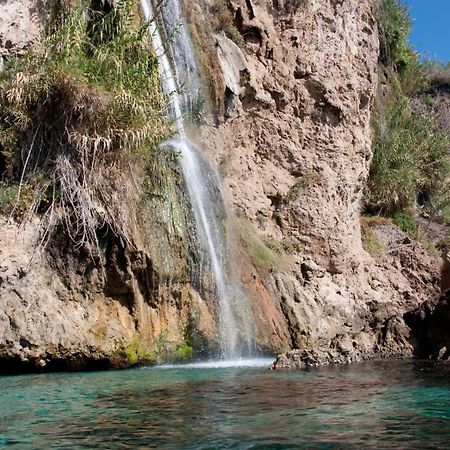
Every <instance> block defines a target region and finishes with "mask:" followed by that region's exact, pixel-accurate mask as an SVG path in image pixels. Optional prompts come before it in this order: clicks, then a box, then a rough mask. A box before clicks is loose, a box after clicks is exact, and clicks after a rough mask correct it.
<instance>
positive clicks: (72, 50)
mask: <svg viewBox="0 0 450 450" xmlns="http://www.w3.org/2000/svg"><path fill="white" fill-rule="evenodd" d="M85 12H86V5H81V6H78V7H75V6H73V7H72V8H70V9H69V10H68V12H67V13H66V14H63V15H62V16H61V17H58V21H57V24H56V25H55V24H53V26H50V27H49V30H50V33H49V35H48V36H47V37H45V38H44V39H43V42H42V43H41V45H39V46H37V47H36V48H35V49H34V50H32V51H31V52H30V53H29V54H28V55H26V56H24V57H22V58H16V59H14V60H12V61H10V62H9V64H8V67H7V68H6V70H5V71H4V72H3V73H2V74H1V76H0V124H1V125H0V151H1V155H2V157H1V158H0V166H1V167H0V169H1V173H2V178H3V181H4V183H7V184H10V185H17V186H18V188H17V204H20V203H21V199H22V197H23V195H24V193H25V192H28V191H29V188H30V187H32V188H33V190H34V201H33V202H32V203H33V204H32V206H31V207H30V209H31V210H38V209H39V208H41V207H42V198H43V197H46V198H47V199H49V201H48V204H47V205H46V207H45V211H44V217H45V218H46V220H47V227H48V229H47V231H49V229H50V228H51V227H52V226H54V225H55V224H56V223H58V222H60V221H61V220H63V221H64V222H65V223H66V224H67V229H68V231H69V233H70V235H71V237H72V239H73V240H74V241H75V243H76V244H77V245H81V244H83V243H84V242H86V241H91V242H96V233H97V231H98V229H99V228H100V227H103V226H107V227H108V228H109V229H111V230H113V231H114V232H115V233H117V234H119V235H121V236H123V237H124V238H126V237H127V236H126V231H125V230H126V228H127V224H126V219H125V218H124V215H123V213H122V209H123V206H122V205H121V201H119V199H118V197H119V196H120V195H126V186H128V185H129V184H130V180H132V179H133V177H135V176H136V172H137V171H139V169H140V167H141V166H142V164H145V161H146V160H148V158H149V157H150V155H151V150H152V148H154V146H155V145H156V144H157V143H158V142H159V140H160V139H161V138H162V137H163V136H165V135H166V134H167V132H168V126H167V123H166V121H165V118H164V117H165V112H164V104H163V97H162V96H161V94H160V89H159V86H160V84H159V77H158V68H157V61H156V59H155V57H154V56H152V54H151V52H150V51H149V43H148V42H149V41H148V35H147V27H146V26H144V27H136V26H135V25H134V23H135V14H136V12H135V10H134V2H133V1H131V0H124V1H120V2H118V3H117V6H116V7H115V8H113V9H111V11H109V13H106V14H105V13H100V12H98V11H92V10H90V11H88V15H87V17H88V19H87V20H86V14H85ZM36 174H40V183H34V181H35V180H36ZM33 180H34V181H33ZM15 212H17V209H15Z"/></svg>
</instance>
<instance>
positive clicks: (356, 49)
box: [203, 0, 440, 366]
mask: <svg viewBox="0 0 450 450" xmlns="http://www.w3.org/2000/svg"><path fill="white" fill-rule="evenodd" d="M228 4H229V8H230V11H231V13H232V17H233V23H234V25H235V26H236V27H237V29H238V30H239V31H240V33H241V34H242V36H243V39H244V40H245V46H244V52H243V53H244V57H245V64H241V63H239V67H236V68H235V71H234V72H233V71H232V70H230V68H227V70H226V71H225V70H224V78H225V80H227V79H228V78H229V77H228V76H227V73H230V72H231V73H238V72H239V73H240V74H241V76H240V89H237V88H236V87H233V88H231V87H230V86H228V85H229V84H230V83H227V82H226V85H227V86H228V88H227V89H225V92H224V97H225V98H224V103H225V105H227V103H228V104H232V106H233V108H234V109H233V111H232V112H230V111H225V117H224V118H223V119H222V123H221V124H220V125H219V126H218V127H217V128H213V127H210V126H205V127H204V133H203V140H204V141H206V142H207V143H208V144H209V145H207V146H205V147H206V148H210V149H213V152H214V153H212V154H211V158H213V159H215V160H216V163H217V165H218V166H219V167H220V169H221V172H222V174H223V176H224V182H225V184H226V186H227V187H228V192H229V195H230V202H231V203H232V204H233V206H234V208H235V210H237V211H238V213H239V214H240V215H241V216H243V217H244V218H245V219H246V220H248V221H250V222H251V223H252V226H253V227H254V229H255V230H257V231H258V234H259V235H260V236H262V237H263V239H265V240H266V241H268V242H271V243H272V245H273V243H274V242H275V243H276V244H277V245H278V246H279V248H282V249H283V250H284V253H285V254H286V259H287V260H288V261H289V263H288V264H287V267H286V265H284V266H283V265H280V266H279V267H277V266H273V267H272V270H271V271H269V272H266V273H261V271H260V274H259V283H260V285H261V289H264V290H266V291H267V292H269V293H270V295H271V297H272V298H274V299H276V300H277V301H278V303H279V305H280V307H281V309H282V311H283V314H284V317H285V319H286V322H287V327H288V330H289V334H290V345H292V347H293V348H294V349H298V351H295V353H294V354H295V357H294V358H293V359H291V361H297V362H294V363H293V364H294V365H295V364H297V365H298V366H302V365H303V364H305V363H306V362H307V360H308V361H316V362H317V363H319V362H320V363H323V362H326V361H328V362H330V361H355V360H360V359H367V358H371V357H377V356H383V357H388V356H396V357H406V356H412V355H413V354H414V352H415V348H414V345H413V343H412V342H411V336H410V331H409V327H408V326H407V325H406V324H405V323H404V319H403V314H404V313H405V312H407V311H411V310H414V309H415V308H417V307H419V306H420V305H421V304H422V303H423V302H424V301H426V300H429V299H434V298H437V297H438V296H439V295H440V286H439V279H440V273H439V270H440V261H439V259H438V258H436V257H434V256H432V255H430V254H428V252H427V251H426V250H425V249H423V248H422V247H421V246H420V245H419V244H417V243H414V242H412V241H411V240H410V239H409V238H408V237H407V236H406V235H405V234H404V233H402V232H399V233H400V237H399V236H395V233H396V231H395V232H393V231H392V230H390V231H389V230H386V229H384V230H381V231H380V233H379V234H380V236H379V238H380V239H381V240H382V239H384V238H383V236H384V235H385V237H386V239H387V240H389V239H388V237H389V236H391V235H393V236H391V237H392V239H391V240H390V242H386V243H385V245H384V250H383V252H382V255H380V256H379V257H378V258H373V257H371V256H370V255H369V254H367V253H366V252H365V251H364V250H363V248H362V244H361V228H360V213H361V211H360V210H361V198H362V195H363V189H364V186H365V183H366V180H367V177H368V171H369V168H370V163H371V158H372V154H371V149H370V138H371V132H370V109H371V103H372V99H373V96H374V92H375V88H376V83H377V72H376V71H377V60H378V34H377V25H376V20H375V11H374V7H375V2H372V1H369V0H365V1H359V0H350V1H346V2H342V1H333V0H320V1H319V0H311V1H297V2H290V1H289V2H288V1H276V2H271V1H265V0H260V1H244V0H232V1H229V2H228ZM222 39H224V38H222ZM225 39H226V38H225ZM222 47H223V46H222V44H220V43H219V60H222V59H223V54H222V53H223V51H222ZM230 47H231V44H230ZM228 61H232V58H231V57H230V58H228ZM222 69H223V64H222ZM234 79H236V77H234ZM230 91H231V92H232V93H233V95H234V97H233V99H232V100H233V101H232V102H230V100H229V98H227V96H228V97H229V96H230ZM386 233H387V234H386ZM255 302H257V299H255ZM302 355H303V356H302ZM311 355H313V357H311ZM283 364H284V363H283ZM283 364H282V363H281V362H280V363H278V365H279V366H281V365H283Z"/></svg>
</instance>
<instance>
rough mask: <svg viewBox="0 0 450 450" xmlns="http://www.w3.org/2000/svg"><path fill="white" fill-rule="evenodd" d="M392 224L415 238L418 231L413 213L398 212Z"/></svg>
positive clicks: (394, 215)
mask: <svg viewBox="0 0 450 450" xmlns="http://www.w3.org/2000/svg"><path fill="white" fill-rule="evenodd" d="M392 222H393V223H394V224H395V225H397V226H398V227H399V228H400V230H402V231H404V232H405V233H408V234H409V235H410V236H413V235H414V234H415V233H416V231H417V225H416V222H415V220H414V215H413V213H412V212H411V211H397V212H395V213H394V214H393V215H392Z"/></svg>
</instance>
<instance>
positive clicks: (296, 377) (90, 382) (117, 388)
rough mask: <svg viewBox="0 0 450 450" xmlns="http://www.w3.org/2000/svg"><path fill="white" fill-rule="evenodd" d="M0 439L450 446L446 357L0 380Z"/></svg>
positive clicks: (32, 444) (29, 445) (137, 444)
mask: <svg viewBox="0 0 450 450" xmlns="http://www.w3.org/2000/svg"><path fill="white" fill-rule="evenodd" d="M213 366H214V365H213ZM0 447H2V448H3V447H8V448H11V449H22V448H23V449H40V448H52V449H53V448H54V449H88V448H89V449H97V448H101V449H116V448H117V449H122V448H141V449H144V448H158V449H221V448H232V449H295V448H317V449H329V448H402V449H403V448H419V449H423V448H450V365H447V364H439V365H436V364H433V363H419V362H398V361H391V362H377V363H367V364H358V365H353V366H341V367H330V368H322V369H314V370H310V371H303V372H282V373H276V372H272V371H269V370H266V369H265V368H264V367H230V368H226V367H210V368H205V367H173V368H141V369H134V370H125V371H115V372H97V373H70V374H50V375H49V374H46V375H25V376H13V377H0Z"/></svg>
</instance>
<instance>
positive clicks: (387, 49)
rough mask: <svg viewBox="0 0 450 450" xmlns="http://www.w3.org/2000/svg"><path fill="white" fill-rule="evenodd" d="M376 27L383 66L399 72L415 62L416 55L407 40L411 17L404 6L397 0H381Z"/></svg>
mask: <svg viewBox="0 0 450 450" xmlns="http://www.w3.org/2000/svg"><path fill="white" fill-rule="evenodd" d="M378 28H379V35H380V52H381V54H380V62H381V64H383V65H384V66H385V67H391V66H394V67H395V69H396V70H398V71H400V72H401V71H403V70H405V69H406V68H407V67H408V66H410V65H415V64H416V63H417V55H416V53H415V52H414V51H413V50H412V48H411V46H410V44H409V42H408V37H409V33H410V31H411V19H410V17H409V13H408V9H407V8H406V6H404V5H403V4H402V3H400V2H399V1H398V0H382V1H381V2H380V7H379V11H378Z"/></svg>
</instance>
